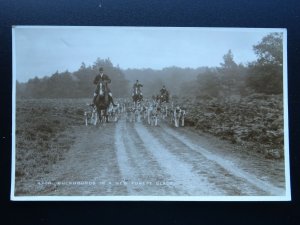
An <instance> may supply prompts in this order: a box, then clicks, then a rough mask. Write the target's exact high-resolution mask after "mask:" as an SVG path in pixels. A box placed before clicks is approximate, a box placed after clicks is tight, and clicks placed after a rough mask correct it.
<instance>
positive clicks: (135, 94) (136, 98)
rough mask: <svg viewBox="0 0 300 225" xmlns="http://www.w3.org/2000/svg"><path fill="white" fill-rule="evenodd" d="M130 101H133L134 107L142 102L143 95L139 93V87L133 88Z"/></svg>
mask: <svg viewBox="0 0 300 225" xmlns="http://www.w3.org/2000/svg"><path fill="white" fill-rule="evenodd" d="M132 100H133V104H134V107H136V106H137V105H139V103H140V102H141V101H142V100H143V94H142V92H141V89H140V87H138V86H135V87H134V88H133V95H132Z"/></svg>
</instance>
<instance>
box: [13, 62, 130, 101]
mask: <svg viewBox="0 0 300 225" xmlns="http://www.w3.org/2000/svg"><path fill="white" fill-rule="evenodd" d="M100 66H101V67H104V72H105V73H106V74H108V75H109V77H110V78H111V80H112V83H111V85H110V88H111V90H112V93H113V94H114V95H115V96H124V95H125V96H126V95H128V81H127V80H126V79H125V77H124V74H123V72H122V71H121V69H120V68H118V67H115V66H113V64H112V63H111V61H110V60H109V59H100V58H98V59H97V60H96V61H95V63H94V64H93V65H92V66H86V65H85V63H84V62H83V63H82V64H81V66H80V67H79V69H78V70H77V71H75V72H73V73H71V72H69V71H64V72H58V71H56V72H55V73H54V74H52V75H51V76H50V77H44V78H41V79H39V78H37V77H35V78H33V79H30V80H29V81H28V82H27V83H19V82H17V96H18V97H29V98H78V97H91V96H92V95H93V92H94V89H95V86H94V85H93V80H94V78H95V76H96V75H97V73H98V72H99V71H98V69H99V67H100Z"/></svg>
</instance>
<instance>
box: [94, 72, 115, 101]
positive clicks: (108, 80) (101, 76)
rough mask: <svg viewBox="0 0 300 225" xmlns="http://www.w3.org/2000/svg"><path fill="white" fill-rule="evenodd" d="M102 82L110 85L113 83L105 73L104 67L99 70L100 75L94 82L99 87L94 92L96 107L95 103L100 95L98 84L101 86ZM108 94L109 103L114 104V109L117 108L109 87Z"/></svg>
mask: <svg viewBox="0 0 300 225" xmlns="http://www.w3.org/2000/svg"><path fill="white" fill-rule="evenodd" d="M100 81H104V82H106V83H108V84H109V83H111V79H110V78H109V77H108V76H107V75H106V74H104V73H103V68H102V67H100V68H99V74H98V75H97V76H96V77H95V79H94V82H93V83H94V84H95V85H97V87H96V90H95V92H94V99H93V104H94V105H95V101H96V98H97V96H98V93H99V85H98V84H99V82H100ZM107 92H108V99H109V102H110V103H112V104H113V106H114V107H115V106H117V105H116V104H115V103H114V100H113V98H112V93H111V91H110V89H109V87H108V86H107Z"/></svg>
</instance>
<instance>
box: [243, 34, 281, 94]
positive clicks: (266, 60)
mask: <svg viewBox="0 0 300 225" xmlns="http://www.w3.org/2000/svg"><path fill="white" fill-rule="evenodd" d="M253 49H254V52H255V54H256V55H257V56H258V59H257V61H255V62H253V63H250V64H249V71H248V78H247V85H248V86H249V87H250V88H252V89H253V90H254V91H255V92H258V93H265V94H280V93H282V90H283V43H282V34H281V33H272V34H269V35H267V36H266V37H264V38H263V39H262V41H261V42H260V43H259V44H257V45H254V46H253Z"/></svg>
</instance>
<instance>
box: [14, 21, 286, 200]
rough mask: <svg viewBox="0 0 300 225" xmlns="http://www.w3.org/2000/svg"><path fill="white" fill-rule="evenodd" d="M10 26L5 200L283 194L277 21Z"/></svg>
mask: <svg viewBox="0 0 300 225" xmlns="http://www.w3.org/2000/svg"><path fill="white" fill-rule="evenodd" d="M12 36H13V41H12V45H13V46H12V49H13V99H12V103H13V104H12V105H13V117H12V118H13V127H12V129H13V139H12V180H11V199H12V200H18V201H42V200H62V201H68V200H82V201H95V200H96V201H116V200H117V201H120V200H121V201H289V200H291V190H290V167H289V136H288V108H287V105H288V104H287V101H288V99H287V93H288V92H287V91H288V90H287V77H288V76H287V32H286V30H285V29H279V28H278V29H267V28H264V29H258V28H255V29H250V28H198V27H80V26H74V27H70V26H15V27H13V28H12Z"/></svg>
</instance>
